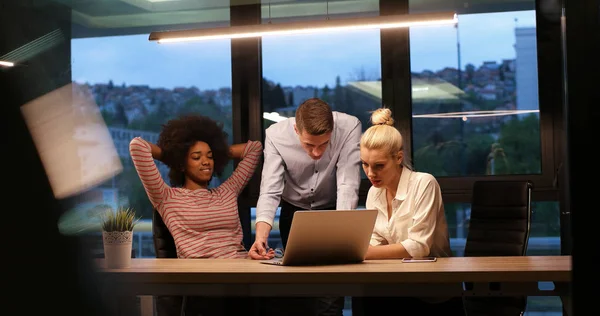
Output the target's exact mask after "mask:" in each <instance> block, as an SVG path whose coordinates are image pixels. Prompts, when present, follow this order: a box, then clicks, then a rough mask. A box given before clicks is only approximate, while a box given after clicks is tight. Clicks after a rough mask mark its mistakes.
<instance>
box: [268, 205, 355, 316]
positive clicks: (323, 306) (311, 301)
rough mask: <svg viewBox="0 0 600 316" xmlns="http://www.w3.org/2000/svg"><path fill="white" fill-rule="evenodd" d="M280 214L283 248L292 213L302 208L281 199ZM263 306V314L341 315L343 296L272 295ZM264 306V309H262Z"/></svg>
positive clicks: (332, 208) (288, 231)
mask: <svg viewBox="0 0 600 316" xmlns="http://www.w3.org/2000/svg"><path fill="white" fill-rule="evenodd" d="M279 206H280V207H281V214H280V215H279V233H280V235H281V242H282V244H283V249H284V250H285V247H286V246H287V241H288V236H289V235H290V228H291V227H292V219H293V218H294V213H295V212H296V211H297V210H300V209H302V208H300V207H297V206H295V205H293V204H290V203H288V202H286V201H284V200H283V199H282V200H281V203H279ZM335 207H336V206H335V203H334V204H333V206H327V207H324V208H321V209H324V210H325V209H327V210H334V209H335ZM263 303H264V304H261V305H264V306H261V311H262V312H263V313H262V314H264V315H273V316H274V315H299V316H304V315H307V316H310V315H317V316H341V315H342V310H343V309H344V297H337V296H327V297H273V298H268V299H265V300H264V302H263ZM263 307H266V310H265V309H263Z"/></svg>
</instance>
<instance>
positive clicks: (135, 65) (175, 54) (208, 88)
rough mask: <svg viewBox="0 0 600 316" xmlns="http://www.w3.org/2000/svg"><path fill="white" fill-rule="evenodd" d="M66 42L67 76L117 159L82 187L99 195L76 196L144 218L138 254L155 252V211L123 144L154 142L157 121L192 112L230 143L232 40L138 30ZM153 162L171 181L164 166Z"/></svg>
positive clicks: (215, 179)
mask: <svg viewBox="0 0 600 316" xmlns="http://www.w3.org/2000/svg"><path fill="white" fill-rule="evenodd" d="M71 47H72V53H71V56H72V80H73V81H74V82H75V83H77V84H79V85H80V86H81V87H83V88H84V89H86V90H87V91H88V92H89V93H91V94H92V95H93V98H94V100H95V101H96V104H97V106H98V108H99V109H100V111H101V113H102V116H103V118H104V121H105V123H106V125H107V127H108V129H109V131H110V134H111V136H112V139H113V142H114V145H115V148H116V149H117V152H118V154H119V156H120V158H121V162H122V164H123V171H122V172H121V173H120V174H119V175H117V176H115V177H114V178H113V179H111V180H109V181H107V182H106V183H103V184H102V185H100V186H98V187H96V188H93V189H91V190H90V192H86V196H88V197H89V196H99V197H100V198H99V199H95V200H90V199H82V200H84V201H85V203H87V204H88V205H94V204H96V205H97V204H102V203H104V204H109V205H111V206H113V207H118V206H125V207H132V208H134V209H135V211H136V214H138V215H141V216H142V221H141V223H140V224H138V226H137V228H136V230H135V231H134V233H135V234H136V236H134V238H135V240H136V242H135V243H134V246H135V248H134V249H135V251H136V255H137V256H142V257H144V256H152V257H153V256H154V247H153V244H152V238H151V237H152V236H151V234H152V233H151V225H150V223H151V219H152V211H153V209H152V206H151V204H150V202H149V200H148V197H147V195H146V192H145V191H144V188H143V186H142V184H141V182H140V180H139V177H138V175H137V172H136V171H135V169H134V168H133V163H132V161H131V157H130V155H129V142H130V141H131V139H133V137H135V136H141V137H142V138H144V139H146V140H148V141H150V142H153V143H155V142H156V141H157V140H158V135H159V132H160V130H161V126H162V124H164V123H166V122H167V121H168V120H169V119H171V118H175V117H177V116H179V115H181V114H187V113H195V114H201V115H205V116H209V117H212V118H214V119H216V120H218V121H220V122H222V123H223V126H224V129H225V131H226V132H227V133H228V135H229V141H230V143H231V142H232V135H233V130H232V120H231V115H232V111H231V104H232V103H231V48H230V41H229V40H220V41H207V42H195V43H180V44H173V45H159V44H157V43H155V42H150V41H148V36H147V34H143V35H128V36H109V37H92V38H81V39H73V40H72V43H71ZM157 165H158V166H159V170H160V172H161V175H162V177H163V179H165V181H166V182H167V183H169V177H168V168H167V167H166V166H165V165H163V164H162V163H160V162H158V161H157ZM232 168H233V163H231V162H230V164H229V165H228V167H227V168H226V169H225V172H224V173H223V175H221V176H220V177H217V176H215V177H213V181H212V182H211V185H212V186H216V185H219V184H220V183H221V182H222V181H224V180H225V179H227V177H229V175H230V174H231V172H232ZM93 191H100V192H101V194H100V195H94V194H91V193H93ZM81 211H82V212H85V208H83V209H82V210H81Z"/></svg>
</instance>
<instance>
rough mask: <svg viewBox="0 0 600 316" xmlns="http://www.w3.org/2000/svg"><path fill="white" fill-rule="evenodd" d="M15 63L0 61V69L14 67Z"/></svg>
mask: <svg viewBox="0 0 600 316" xmlns="http://www.w3.org/2000/svg"><path fill="white" fill-rule="evenodd" d="M14 66H15V63H13V62H10V61H4V60H0V67H14Z"/></svg>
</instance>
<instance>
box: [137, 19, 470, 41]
mask: <svg viewBox="0 0 600 316" xmlns="http://www.w3.org/2000/svg"><path fill="white" fill-rule="evenodd" d="M457 22H458V18H457V16H456V13H454V12H439V13H419V14H404V15H385V16H376V17H364V18H346V19H334V20H320V21H301V22H289V23H274V24H272V23H267V24H259V25H245V26H230V27H218V28H206V29H193V30H178V31H161V32H152V33H150V37H149V38H148V39H149V40H150V41H157V42H158V43H169V42H189V41H202V40H214V39H225V38H229V39H233V38H249V37H261V36H270V35H293V34H308V33H324V32H339V31H349V30H364V29H389V28H400V27H411V26H425V25H445V24H456V23H457Z"/></svg>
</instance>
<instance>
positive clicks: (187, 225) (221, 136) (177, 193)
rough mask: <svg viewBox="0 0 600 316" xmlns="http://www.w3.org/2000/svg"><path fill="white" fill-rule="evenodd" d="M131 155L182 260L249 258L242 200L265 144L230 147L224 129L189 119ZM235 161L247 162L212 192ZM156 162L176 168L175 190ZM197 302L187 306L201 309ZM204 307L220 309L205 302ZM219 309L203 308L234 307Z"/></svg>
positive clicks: (173, 123) (172, 174)
mask: <svg viewBox="0 0 600 316" xmlns="http://www.w3.org/2000/svg"><path fill="white" fill-rule="evenodd" d="M129 151H130V154H131V158H132V160H133V164H134V166H135V169H136V170H137V172H138V175H139V177H140V179H141V181H142V184H143V186H144V188H145V190H146V193H147V195H148V198H149V199H150V202H151V203H152V205H153V206H154V208H155V209H156V210H157V211H158V213H159V214H160V216H161V217H162V219H163V221H164V222H165V224H166V226H167V228H168V229H169V231H170V232H171V234H172V235H173V239H174V240H175V246H176V248H177V256H178V257H179V258H248V252H247V251H246V249H245V248H244V245H243V243H242V227H241V224H240V219H239V214H238V204H237V199H238V195H239V194H240V192H241V191H242V190H243V189H244V187H245V186H246V185H247V184H248V181H249V180H250V178H251V177H252V175H253V174H254V171H255V170H256V167H257V165H258V163H259V161H260V159H261V155H262V144H261V143H260V142H258V141H248V142H247V143H245V144H235V145H231V146H228V144H227V135H226V133H225V132H224V131H223V128H222V126H221V125H220V124H218V123H217V122H215V121H214V120H212V119H210V118H208V117H204V116H200V115H187V116H182V117H179V118H177V119H173V120H170V121H168V122H167V123H166V124H165V125H164V126H163V129H162V131H161V133H160V135H159V138H158V142H157V144H152V143H150V142H148V141H146V140H144V139H142V138H141V137H136V138H134V139H133V140H132V141H131V143H130V145H129ZM229 158H233V159H241V161H240V163H239V164H238V166H237V168H236V169H235V170H234V171H233V173H232V174H231V176H230V177H229V178H228V179H227V180H226V181H225V182H223V183H222V184H221V185H219V186H218V187H217V188H214V189H212V188H211V189H209V187H208V186H209V183H210V181H211V179H212V177H213V175H214V174H217V175H218V174H220V173H221V172H223V169H224V168H225V166H226V165H227V162H228V160H229ZM154 159H156V160H159V161H161V162H163V163H164V164H166V165H167V166H168V167H169V168H170V171H169V180H170V181H169V182H170V185H167V184H166V183H165V181H164V180H163V179H162V177H161V175H160V173H159V172H158V168H157V167H156V164H155V163H154ZM271 251H272V250H271ZM215 301H218V300H215ZM192 302H193V301H190V300H188V304H187V305H199V304H190V303H192ZM200 305H215V304H206V302H205V301H204V300H203V303H202V304H200ZM218 305H219V307H218V308H216V307H214V306H213V307H211V308H210V309H211V310H212V312H210V311H207V310H206V308H204V307H203V308H202V309H204V311H203V315H225V314H224V312H223V310H224V307H223V305H232V304H225V303H223V301H221V303H218ZM215 308H216V310H219V312H214V310H215ZM186 309H187V308H186Z"/></svg>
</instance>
